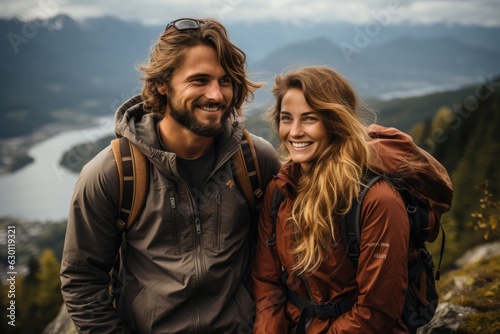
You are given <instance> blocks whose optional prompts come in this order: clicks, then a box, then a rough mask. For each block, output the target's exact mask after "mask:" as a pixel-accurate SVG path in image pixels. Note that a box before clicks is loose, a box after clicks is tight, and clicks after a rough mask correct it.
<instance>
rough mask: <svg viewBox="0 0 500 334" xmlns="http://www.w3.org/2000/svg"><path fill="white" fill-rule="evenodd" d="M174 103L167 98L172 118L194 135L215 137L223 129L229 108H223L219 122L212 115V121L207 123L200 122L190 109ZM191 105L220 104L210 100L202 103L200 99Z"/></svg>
mask: <svg viewBox="0 0 500 334" xmlns="http://www.w3.org/2000/svg"><path fill="white" fill-rule="evenodd" d="M174 104H175V101H172V99H168V100H167V105H168V110H169V111H170V115H171V116H172V118H173V119H174V120H175V121H176V122H177V123H179V124H180V125H182V126H184V127H186V128H187V129H189V130H190V131H191V132H192V133H194V134H195V135H198V136H202V137H217V136H218V135H220V134H221V133H222V131H223V126H224V123H225V121H226V120H227V119H228V117H229V114H230V112H229V110H228V109H225V111H224V114H223V115H222V117H221V120H220V122H216V121H215V118H216V117H215V116H214V121H213V122H210V123H209V124H202V123H201V122H199V121H198V120H197V119H196V116H195V115H194V113H193V111H192V110H188V109H187V108H184V107H182V106H176V105H174ZM192 105H193V108H194V107H195V106H202V105H205V106H215V105H220V103H217V104H214V103H210V102H204V103H202V102H200V101H195V102H193V104H192ZM221 107H224V106H221Z"/></svg>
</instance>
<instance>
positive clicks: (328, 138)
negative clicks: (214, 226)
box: [253, 67, 410, 334]
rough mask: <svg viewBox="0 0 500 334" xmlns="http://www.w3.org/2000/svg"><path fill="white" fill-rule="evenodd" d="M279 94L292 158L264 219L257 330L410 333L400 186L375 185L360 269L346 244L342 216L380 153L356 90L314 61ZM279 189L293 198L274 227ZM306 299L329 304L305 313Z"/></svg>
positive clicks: (256, 280)
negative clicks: (406, 319) (406, 315)
mask: <svg viewBox="0 0 500 334" xmlns="http://www.w3.org/2000/svg"><path fill="white" fill-rule="evenodd" d="M273 94H274V96H275V98H276V104H275V106H274V107H273V108H272V110H271V114H270V116H271V119H272V123H273V125H274V126H275V127H276V130H277V132H278V134H279V137H280V139H281V143H282V148H284V150H285V151H286V153H287V163H285V164H284V166H283V167H282V169H281V170H280V172H279V173H278V175H277V176H276V177H275V178H274V180H273V181H272V182H271V183H270V184H269V186H268V188H267V191H266V195H265V199H264V206H263V209H262V212H261V216H260V221H259V244H258V249H257V257H256V260H255V265H254V269H253V284H254V293H255V298H256V302H257V310H256V311H257V315H256V321H255V326H254V333H294V332H295V331H296V330H297V332H300V330H301V329H300V327H301V326H302V327H304V326H303V324H305V325H306V326H305V327H307V333H349V334H355V333H363V334H367V333H377V334H380V333H391V334H393V333H408V329H407V328H406V326H405V324H404V322H403V321H402V320H401V319H400V318H401V314H402V311H403V305H404V301H405V296H406V289H407V285H408V284H407V275H408V273H407V271H408V269H407V264H408V260H407V253H408V238H409V233H410V231H409V224H408V215H407V213H406V209H405V206H404V203H403V200H402V198H401V196H400V195H399V193H398V192H397V190H396V189H393V188H392V187H391V186H390V185H389V184H388V183H387V182H385V181H383V180H381V181H379V182H377V183H375V184H374V185H373V186H371V188H370V189H369V190H368V192H367V194H366V197H365V199H364V200H363V203H362V206H361V219H362V231H361V240H360V255H359V259H358V263H357V266H356V265H355V264H354V263H353V261H351V259H350V258H349V256H348V255H347V247H346V246H345V243H344V241H343V236H342V231H341V220H342V217H343V216H344V215H345V214H346V213H347V212H348V211H349V209H350V208H351V206H352V205H353V203H354V201H356V197H357V195H358V194H359V192H360V190H361V189H362V188H363V187H364V182H363V177H364V176H366V174H367V173H368V172H369V171H370V170H371V166H372V164H373V163H374V161H376V159H378V157H377V156H376V152H372V151H371V149H370V146H369V144H368V143H369V140H370V138H369V136H368V131H367V128H366V126H365V124H364V121H363V120H362V117H361V114H360V111H359V105H358V99H357V97H356V94H355V92H354V90H353V88H352V87H351V86H350V84H349V83H348V81H347V80H346V79H345V78H343V77H342V76H341V75H339V74H338V73H337V72H335V71H334V70H332V69H330V68H326V67H305V68H301V69H298V70H295V71H291V72H289V73H288V74H287V75H285V76H278V77H277V78H276V83H275V86H274V88H273ZM276 188H278V189H279V191H280V193H281V194H283V196H284V199H283V201H282V202H281V204H280V206H279V211H278V213H277V218H276V223H275V224H274V223H273V222H272V218H271V210H272V201H273V194H274V193H275V189H276ZM394 221H398V222H399V223H398V224H391V222H394ZM401 222H402V223H401ZM405 222H406V224H405ZM304 301H306V305H308V304H309V305H310V304H311V303H309V302H312V304H316V305H319V304H321V303H322V304H323V306H313V307H312V309H313V311H314V313H315V315H311V313H307V312H306V313H302V317H301V306H300V305H297V304H300V303H301V302H302V303H304ZM308 301H309V302H308ZM332 305H335V306H332ZM309 311H311V307H310V309H309Z"/></svg>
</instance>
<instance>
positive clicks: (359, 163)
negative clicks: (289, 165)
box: [270, 66, 371, 273]
mask: <svg viewBox="0 0 500 334" xmlns="http://www.w3.org/2000/svg"><path fill="white" fill-rule="evenodd" d="M292 88H296V89H299V90H300V91H302V93H303V94H304V97H305V99H306V102H307V104H308V105H309V106H310V107H312V108H313V110H314V111H315V112H316V113H317V115H318V116H319V118H320V119H321V121H322V122H323V123H324V125H325V128H326V129H327V131H328V133H329V135H330V145H329V147H328V148H327V149H326V150H325V151H324V152H322V153H321V155H320V156H319V157H318V158H317V160H316V161H314V162H313V164H312V165H311V168H309V169H308V170H307V171H302V174H301V177H300V180H299V182H298V189H297V198H296V199H295V201H294V203H293V207H292V213H291V217H290V220H291V222H292V223H293V226H294V228H295V235H296V245H295V248H294V249H292V250H291V251H292V253H293V254H295V255H296V257H297V263H296V266H295V268H293V270H294V271H298V272H299V273H303V272H308V273H311V272H314V271H315V270H316V269H318V267H319V266H320V264H321V262H322V261H323V259H324V256H325V254H326V253H325V251H326V249H328V248H329V247H330V246H331V243H332V242H333V243H336V242H337V241H338V235H339V234H338V233H339V231H336V230H335V223H334V222H335V221H336V220H337V219H339V218H341V217H342V216H344V215H345V214H346V213H347V212H348V211H349V209H350V207H351V205H352V202H353V200H355V198H356V196H357V195H358V193H359V190H360V187H361V182H362V177H363V175H364V173H365V172H366V170H367V168H368V166H369V162H370V159H371V154H370V149H369V146H368V132H367V129H366V125H365V124H363V121H362V119H361V118H362V117H361V116H360V111H359V110H358V108H359V101H358V99H357V97H356V93H355V91H354V89H353V88H352V87H351V85H350V84H349V82H348V81H347V80H346V79H345V78H344V77H343V76H341V75H340V74H338V73H337V72H336V71H334V70H332V69H330V68H328V67H321V66H312V67H304V68H301V69H297V70H294V71H291V72H289V73H288V74H286V75H284V76H277V77H276V78H275V86H274V87H273V95H274V97H275V98H276V104H275V105H274V106H273V108H272V109H271V114H270V116H271V119H272V123H273V125H274V127H275V128H276V129H279V124H280V110H281V103H282V100H283V96H284V95H285V93H286V92H287V91H288V90H290V89H292ZM282 148H284V145H282ZM285 151H286V149H285ZM288 160H289V158H288Z"/></svg>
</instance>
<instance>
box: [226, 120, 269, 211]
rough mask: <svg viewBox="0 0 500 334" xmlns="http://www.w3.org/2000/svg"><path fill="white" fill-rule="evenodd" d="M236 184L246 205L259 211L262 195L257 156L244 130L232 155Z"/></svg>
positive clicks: (250, 139)
mask: <svg viewBox="0 0 500 334" xmlns="http://www.w3.org/2000/svg"><path fill="white" fill-rule="evenodd" d="M232 159H233V166H234V168H235V171H236V182H237V183H238V186H239V188H240V189H241V191H242V192H243V195H244V196H245V199H246V200H247V203H248V205H249V206H250V207H251V208H254V209H260V206H261V203H262V197H263V195H264V193H263V191H262V186H261V184H262V183H261V182H262V181H261V176H260V170H259V164H258V161H257V154H256V153H255V147H254V145H253V141H252V138H251V136H250V133H249V132H248V131H247V130H245V131H244V136H243V138H242V140H241V143H240V148H239V150H238V151H237V152H236V153H235V154H234V155H233V158H232Z"/></svg>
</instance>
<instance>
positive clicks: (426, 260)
mask: <svg viewBox="0 0 500 334" xmlns="http://www.w3.org/2000/svg"><path fill="white" fill-rule="evenodd" d="M418 257H419V258H420V260H421V261H422V262H423V264H424V266H425V267H426V268H427V269H432V270H434V268H435V267H434V261H432V254H431V253H430V252H429V251H428V250H427V249H425V248H420V249H419V250H418Z"/></svg>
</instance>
